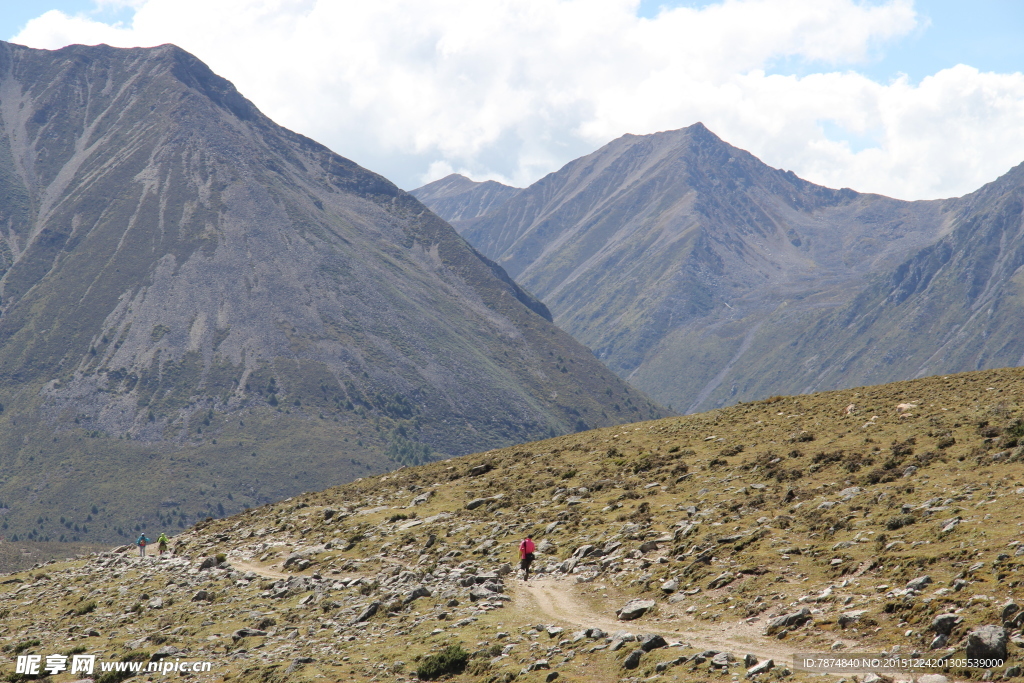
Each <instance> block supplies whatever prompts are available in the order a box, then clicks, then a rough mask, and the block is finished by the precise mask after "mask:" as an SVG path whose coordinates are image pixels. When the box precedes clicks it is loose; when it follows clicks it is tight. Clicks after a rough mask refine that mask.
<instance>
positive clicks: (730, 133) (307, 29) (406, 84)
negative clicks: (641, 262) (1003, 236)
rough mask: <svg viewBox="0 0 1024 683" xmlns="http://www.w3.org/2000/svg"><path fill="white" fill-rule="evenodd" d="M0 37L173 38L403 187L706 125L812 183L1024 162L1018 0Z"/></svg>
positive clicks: (528, 3) (91, 14) (958, 190)
mask: <svg viewBox="0 0 1024 683" xmlns="http://www.w3.org/2000/svg"><path fill="white" fill-rule="evenodd" d="M97 7H103V8H104V9H102V10H99V9H97ZM524 8H526V9H525V10H524ZM136 9H137V11H138V13H137V14H136ZM48 10H59V11H60V12H62V13H63V15H57V14H51V15H47V18H46V19H45V20H37V21H34V22H32V23H31V24H29V22H30V20H32V19H35V18H37V17H40V16H41V15H43V14H44V13H45V12H47V11H48ZM638 17H639V18H638ZM26 24H28V28H27V29H26V28H25V27H26ZM228 27H230V28H228ZM0 36H3V37H5V38H6V39H11V38H15V39H16V41H17V42H22V43H24V44H28V45H31V46H32V47H44V48H56V47H60V46H62V45H65V44H68V43H71V42H82V43H86V44H95V43H97V42H106V43H109V44H112V45H117V46H123V47H127V46H136V45H142V46H147V45H156V44H160V43H166V42H171V43H175V44H177V45H180V46H181V47H183V48H185V49H187V50H189V51H191V52H192V53H194V54H196V55H197V56H198V57H199V58H200V59H203V60H204V61H206V62H207V63H208V64H209V65H210V66H211V67H212V68H213V69H214V70H215V71H217V72H218V73H220V74H221V75H223V76H225V77H226V78H228V79H230V80H232V81H233V82H234V83H235V84H236V85H237V86H238V87H239V89H240V90H241V92H242V93H243V94H244V95H246V96H247V97H249V98H250V99H251V100H253V102H254V103H255V104H256V105H257V106H259V107H260V108H261V109H262V110H263V111H264V112H265V113H267V114H268V115H269V116H271V118H273V119H275V120H276V121H278V122H279V123H282V124H283V125H286V126H288V127H289V128H292V129H294V130H297V131H299V132H302V133H304V134H306V135H309V136H310V137H313V138H314V139H317V140H319V141H321V142H323V143H325V144H327V145H328V146H329V147H331V148H332V149H334V150H335V151H338V152H339V153H341V154H343V155H345V156H348V157H350V158H352V159H354V160H356V161H357V162H359V163H361V164H363V165H365V166H368V167H369V168H371V169H373V170H375V171H378V172H381V173H383V174H384V175H386V176H388V177H390V178H391V179H392V180H394V181H395V182H397V183H398V184H399V185H400V186H402V187H405V188H407V189H411V188H412V187H416V186H417V185H419V184H422V183H424V182H427V181H429V180H432V179H436V178H437V177H441V176H442V175H444V174H446V173H449V172H453V171H455V172H460V173H463V174H465V175H468V176H470V177H472V178H474V179H476V180H484V179H496V180H499V181H502V182H506V183H509V184H514V185H525V184H528V183H530V182H533V181H534V180H536V179H537V178H539V177H540V176H542V175H544V174H545V173H548V172H551V171H553V170H556V169H557V168H558V167H560V166H561V165H563V164H565V163H567V162H568V161H570V160H571V159H573V158H575V157H578V156H581V155H583V154H586V153H588V152H590V151H592V150H594V149H596V148H597V147H599V146H600V145H602V144H604V143H606V142H608V141H610V140H611V139H613V138H615V137H618V136H620V135H622V134H625V133H634V134H644V133H649V132H654V131H657V130H665V129H670V128H681V127H684V126H687V125H691V124H693V123H695V122H697V121H701V122H703V123H704V124H705V125H707V126H708V127H709V128H711V130H712V131H714V132H716V133H717V134H718V135H719V136H720V137H722V138H723V139H725V140H726V141H728V142H730V143H732V144H734V145H736V146H738V147H741V148H743V149H747V150H749V151H750V152H752V153H754V154H755V155H757V156H758V157H760V158H761V159H762V160H764V161H766V162H767V163H769V164H771V165H773V166H776V167H779V168H787V169H792V170H794V171H796V172H797V174H799V175H801V176H802V177H804V178H807V179H809V180H812V181H814V182H818V183H821V184H824V185H828V186H832V187H842V186H848V187H853V188H855V189H858V190H863V191H873V192H880V193H883V194H889V195H892V196H898V197H901V198H907V199H915V198H933V197H943V196H953V195H957V194H963V193H966V192H969V191H972V190H974V189H977V187H979V186H980V185H981V184H983V183H984V182H988V181H990V180H993V179H994V178H995V177H997V176H998V175H1000V174H1001V173H1005V172H1006V171H1007V170H1008V169H1009V168H1010V167H1011V166H1013V165H1015V164H1017V163H1020V162H1021V161H1024V126H1021V125H1020V123H1021V121H1022V120H1024V74H1022V73H1021V72H1022V71H1024V40H1022V39H1021V38H1022V37H1024V2H1020V1H1016V2H1014V1H1011V0H975V1H974V2H971V3H963V2H953V1H952V0H919V1H917V2H912V0H870V1H863V2H862V1H858V0H720V1H719V2H703V1H702V2H695V1H687V0H672V1H664V0H641V1H640V2H639V5H638V6H637V7H636V8H635V11H631V5H630V4H629V3H628V0H576V1H573V0H467V2H466V4H465V6H464V7H463V6H459V5H453V4H452V3H451V2H448V1H447V0H443V1H442V0H419V1H417V2H412V1H411V0H376V1H375V2H374V3H365V2H364V1H363V0H358V1H357V0H284V1H281V2H275V3H265V2H262V1H261V0H215V2H212V3H211V2H209V0H104V1H103V2H102V3H99V4H98V3H97V2H95V1H93V0H53V1H50V2H47V1H46V0H42V1H40V2H33V3H27V2H10V1H8V2H2V3H0ZM268 46H269V47H268ZM278 48H281V49H278ZM957 65H966V67H970V68H963V67H958V66H957Z"/></svg>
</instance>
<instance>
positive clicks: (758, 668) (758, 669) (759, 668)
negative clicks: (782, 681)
mask: <svg viewBox="0 0 1024 683" xmlns="http://www.w3.org/2000/svg"><path fill="white" fill-rule="evenodd" d="M774 668H775V660H774V659H768V660H765V661H763V662H761V663H760V664H755V665H754V666H752V667H750V668H748V669H747V678H753V677H754V676H759V675H761V674H764V673H768V672H769V671H771V670H772V669H774Z"/></svg>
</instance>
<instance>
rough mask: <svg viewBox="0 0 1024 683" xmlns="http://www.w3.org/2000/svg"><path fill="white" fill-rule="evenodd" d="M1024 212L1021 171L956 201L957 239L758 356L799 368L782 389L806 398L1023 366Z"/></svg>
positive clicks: (764, 345) (767, 341)
mask: <svg viewBox="0 0 1024 683" xmlns="http://www.w3.org/2000/svg"><path fill="white" fill-rule="evenodd" d="M1022 206H1024V164H1021V165H1019V166H1017V167H1016V168H1014V169H1012V170H1011V171H1010V172H1009V173H1007V174H1005V175H1004V176H1003V177H1001V178H999V179H998V180H996V181H995V182H992V183H989V184H988V185H986V186H985V187H983V188H981V189H980V190H978V191H977V192H974V193H972V194H970V195H967V196H966V197H963V198H962V199H960V200H957V201H956V202H955V203H954V204H953V207H954V208H953V209H952V211H951V212H950V215H951V219H950V223H951V225H953V230H952V232H950V233H949V234H948V235H945V236H944V237H942V238H941V239H940V240H938V241H937V242H936V243H934V244H932V245H929V246H927V247H925V248H924V249H921V250H920V251H918V252H916V253H914V254H913V255H911V256H910V257H909V258H907V260H906V261H904V262H903V263H901V264H900V265H899V266H897V267H896V268H894V269H892V270H891V271H889V272H887V273H884V274H881V275H880V276H879V277H878V278H876V279H875V280H874V281H873V282H872V284H871V285H870V286H869V287H867V288H866V289H864V291H862V292H861V293H859V294H858V295H857V297H856V298H855V299H854V300H853V301H851V302H850V303H848V304H847V305H845V306H843V307H842V308H841V309H839V310H838V311H836V312H835V313H833V314H831V315H829V316H826V317H823V318H821V319H819V320H818V321H816V322H815V324H814V326H813V327H810V328H809V329H808V330H807V332H805V333H804V334H802V335H800V336H799V338H798V339H797V340H796V343H793V344H787V345H785V346H781V345H778V344H777V343H775V342H777V340H778V339H779V337H780V335H781V334H782V333H783V332H782V330H780V329H774V330H765V334H764V335H763V339H761V340H759V343H758V344H755V347H756V346H758V345H759V346H761V348H760V349H757V348H754V349H753V351H754V353H761V354H762V357H764V358H765V359H766V361H767V362H768V363H769V364H770V365H777V366H789V367H792V368H794V370H795V371H794V373H793V375H792V376H791V377H790V378H789V379H788V384H785V385H783V388H784V390H785V389H788V388H792V389H799V390H801V391H808V390H815V389H817V388H820V387H830V386H837V385H842V384H849V383H854V384H857V383H873V382H880V381H883V380H884V379H887V378H890V377H893V376H898V377H922V376H925V375H935V374H946V373H951V372H959V371H962V370H975V369H986V368H998V367H1007V366H1019V365H1024V335H1022V334H1021V329H1022V327H1021V318H1022V315H1024V270H1022V266H1024V212H1022ZM785 324H786V323H785V322H784V320H780V325H777V326H776V327H777V328H778V327H784V326H785ZM807 359H816V361H815V363H814V364H809V363H807V362H806V360H807ZM751 388H753V387H751ZM761 389H762V390H763V387H762V388H761Z"/></svg>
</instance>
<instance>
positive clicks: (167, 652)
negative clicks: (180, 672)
mask: <svg viewBox="0 0 1024 683" xmlns="http://www.w3.org/2000/svg"><path fill="white" fill-rule="evenodd" d="M179 652H181V650H179V649H178V648H176V647H174V646H173V645H164V646H163V647H162V648H160V649H159V650H157V651H156V652H154V653H153V654H151V655H150V656H149V661H151V662H159V661H160V660H161V659H166V658H167V657H171V656H173V655H176V654H178V653H179Z"/></svg>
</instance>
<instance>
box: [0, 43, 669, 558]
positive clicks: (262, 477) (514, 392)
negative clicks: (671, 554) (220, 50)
mask: <svg viewBox="0 0 1024 683" xmlns="http://www.w3.org/2000/svg"><path fill="white" fill-rule="evenodd" d="M0 224H2V225H3V234H2V239H0V260H2V264H0V274H2V279H0V288H2V316H0V380H2V384H0V399H2V403H3V406H4V408H5V409H4V410H3V413H2V415H0V464H2V467H0V509H3V508H7V507H9V508H10V511H8V512H6V518H5V519H6V521H7V522H9V524H10V526H11V529H12V531H9V532H8V533H12V532H13V529H15V528H18V529H21V530H22V533H27V532H28V529H27V528H26V526H27V527H31V528H32V533H33V534H34V536H33V538H37V539H38V538H42V539H47V538H48V539H51V540H58V538H59V537H65V538H66V539H69V540H71V539H74V538H82V539H83V540H85V539H89V538H113V537H115V531H116V532H117V533H118V534H121V535H130V530H131V529H132V528H133V527H134V526H135V525H136V524H137V521H138V520H140V519H141V520H145V519H147V518H148V519H154V518H155V517H156V516H157V515H159V516H160V518H161V519H164V518H165V517H167V516H168V515H173V516H174V521H175V522H176V523H178V524H180V523H182V519H181V518H182V516H183V515H185V513H187V517H188V518H189V519H194V518H195V517H196V516H203V515H205V514H208V513H211V512H212V513H213V514H219V513H220V512H221V511H222V510H225V509H226V510H228V511H230V510H233V509H234V510H237V509H240V508H241V506H242V505H243V504H253V503H256V502H263V501H266V500H270V499H276V498H280V497H282V496H286V495H290V494H292V493H295V492H297V491H302V490H308V489H309V488H311V487H313V486H317V487H319V486H323V485H326V484H328V483H332V482H342V481H348V480H351V479H352V478H354V477H356V476H360V475H361V474H363V473H365V472H366V471H381V470H383V469H387V468H391V467H394V466H397V465H398V464H399V463H413V462H420V461H424V460H426V459H429V457H431V456H430V454H431V452H433V453H435V454H442V455H443V454H460V453H466V452H469V451H473V450H479V449H482V448H491V447H494V446H498V445H507V444H511V443H518V442H522V441H526V440H531V439H536V438H539V437H542V436H549V435H551V434H554V433H565V432H571V431H575V430H578V429H583V428H586V427H592V426H597V425H610V424H616V423H620V422H623V421H626V420H636V419H640V418H642V417H643V418H646V417H651V416H655V415H658V414H660V412H659V409H657V408H656V407H654V406H653V405H651V404H650V403H649V402H648V400H647V399H646V398H644V397H643V396H642V395H640V394H639V393H637V392H636V391H634V390H632V389H630V388H629V387H628V386H627V385H626V384H624V383H623V382H622V381H620V380H619V379H618V378H616V377H615V376H614V375H613V374H612V373H610V372H608V371H607V370H606V369H605V368H604V367H603V366H602V365H601V364H600V363H599V362H598V361H597V360H596V359H594V357H593V355H592V354H591V353H590V352H589V351H588V350H587V349H586V348H584V347H582V346H580V345H579V344H578V343H577V342H575V341H574V340H573V339H572V338H571V337H569V336H568V335H567V334H565V333H563V332H561V331H560V330H558V329H557V328H556V327H554V326H553V325H552V324H551V323H550V322H549V320H548V319H547V318H546V317H545V316H548V317H550V316H549V314H547V311H546V309H545V308H544V306H543V305H542V304H540V303H539V302H538V301H536V300H535V299H534V298H533V297H531V296H530V295H528V294H527V293H525V292H524V291H523V290H521V289H520V288H519V287H518V286H517V285H515V283H513V282H512V280H511V279H510V278H509V277H508V276H507V275H506V274H505V273H504V271H502V270H501V268H499V267H497V266H496V265H494V264H493V263H491V262H489V261H487V260H486V259H483V258H481V257H480V256H479V254H477V252H476V251H474V250H473V249H472V248H471V247H470V246H469V245H468V244H466V242H465V241H464V240H463V239H462V238H460V237H459V236H458V235H457V234H456V233H455V231H454V230H453V229H452V228H451V227H450V226H449V225H447V224H446V223H445V222H444V221H442V220H441V219H439V218H438V217H437V216H435V215H434V214H432V213H431V212H430V211H428V210H427V209H426V208H425V207H424V206H423V205H422V204H420V203H419V202H418V201H417V200H416V199H414V198H413V197H412V196H411V195H409V194H407V193H405V192H402V191H401V190H399V189H398V188H397V187H395V186H394V185H393V184H392V183H390V182H389V181H387V180H386V179H384V178H382V177H380V176H378V175H375V174H373V173H371V172H369V171H367V170H365V169H363V168H360V167H359V166H357V165H356V164H354V163H353V162H351V161H349V160H347V159H344V158H342V157H340V156H338V155H336V154H334V153H332V152H330V151H329V150H328V149H326V148H324V147H323V146H321V145H319V144H317V143H315V142H313V141H311V140H309V139H307V138H304V137H302V136H300V135H296V134H294V133H292V132H290V131H288V130H285V129H283V128H281V127H279V126H277V125H276V124H274V123H273V122H272V121H270V120H269V119H267V118H266V117H265V116H263V115H262V114H261V113H260V112H259V111H258V110H257V109H256V108H255V107H254V106H253V105H252V104H251V103H250V102H248V101H247V100H246V99H245V98H243V97H242V96H241V95H240V94H239V93H238V92H237V91H236V90H235V88H234V87H233V86H232V85H231V84H230V83H229V82H228V81H226V80H224V79H222V78H220V77H218V76H216V75H215V74H213V73H212V72H211V71H210V70H209V68H207V67H206V66H205V65H204V64H202V63H201V62H199V61H198V60H197V59H196V58H195V57H193V56H191V55H189V54H188V53H186V52H184V51H182V50H180V49H179V48H176V47H174V46H170V45H165V46H161V47H157V48H152V49H128V50H121V49H114V48H109V47H106V46H99V47H84V46H72V47H68V48H64V49H62V50H58V51H55V52H49V51H43V50H32V49H28V48H24V47H20V46H16V45H11V44H7V43H0ZM161 503H163V504H164V505H163V507H161ZM90 510H92V511H93V512H92V513H90V515H91V516H90V520H89V522H90V523H89V524H87V525H86V524H84V523H83V524H81V525H78V524H76V525H75V526H74V527H71V526H65V525H63V523H58V522H57V521H56V518H57V517H63V516H64V515H63V513H64V512H68V513H69V514H68V515H67V516H68V517H69V518H70V517H74V518H75V519H81V518H84V517H85V516H86V513H88V512H89V511H90ZM44 512H45V514H43V513H44ZM71 513H74V514H71ZM37 517H38V520H39V521H38V524H37V521H36V520H37ZM5 526H6V525H5Z"/></svg>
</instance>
